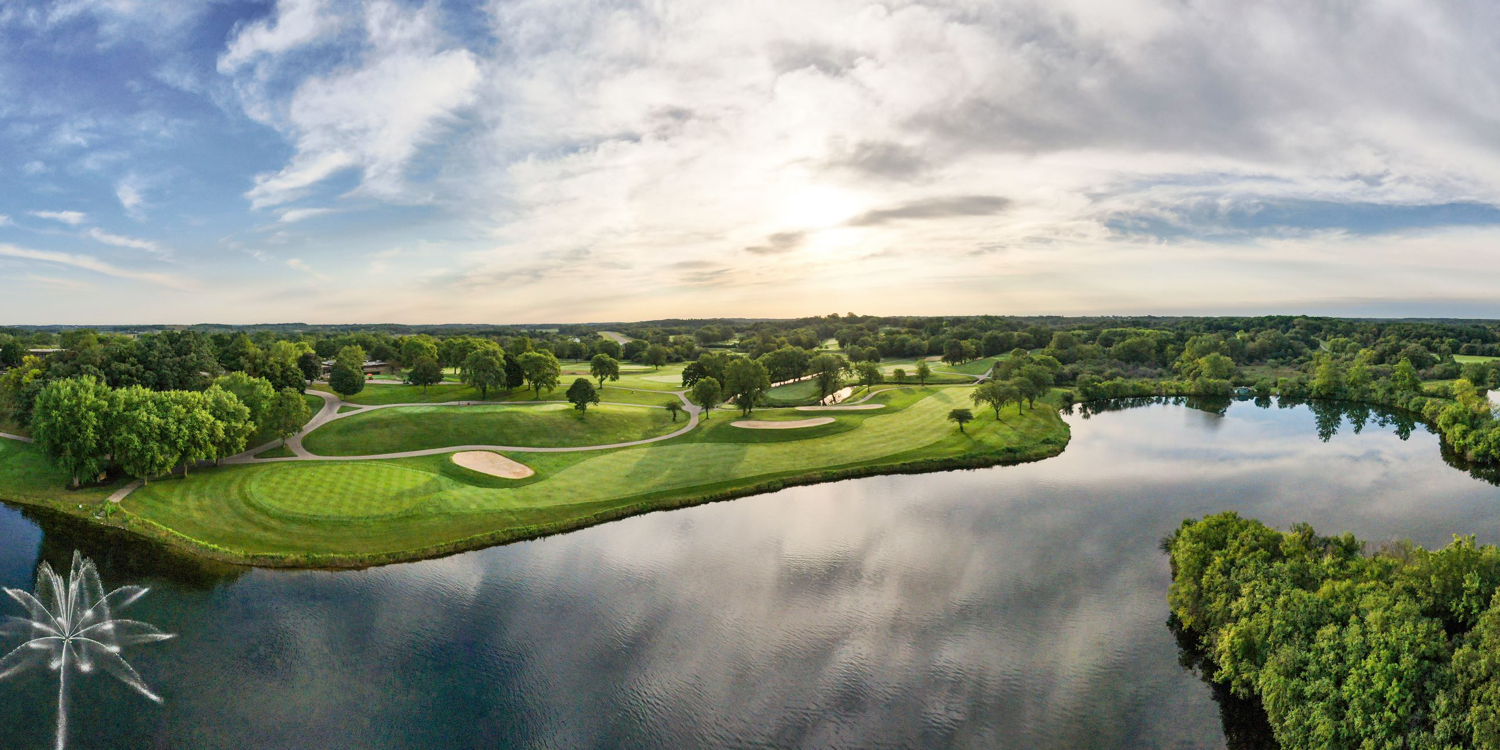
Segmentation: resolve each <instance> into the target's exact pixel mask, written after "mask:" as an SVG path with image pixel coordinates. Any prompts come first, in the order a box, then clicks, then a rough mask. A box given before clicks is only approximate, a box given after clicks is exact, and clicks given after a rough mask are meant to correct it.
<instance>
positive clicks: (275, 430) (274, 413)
mask: <svg viewBox="0 0 1500 750" xmlns="http://www.w3.org/2000/svg"><path fill="white" fill-rule="evenodd" d="M309 419H312V409H310V408H308V406H307V400H306V399H304V398H302V394H300V393H298V392H296V391H294V390H292V389H290V388H287V389H284V390H282V391H281V392H279V393H277V394H276V398H275V399H273V400H272V401H271V410H270V412H269V413H268V414H267V415H266V424H264V425H262V426H261V429H262V430H264V431H265V432H266V433H267V434H270V435H275V436H276V438H277V439H279V440H281V443H282V444H283V445H285V444H286V439H287V438H289V437H291V436H293V435H295V434H297V431H298V430H301V429H302V426H303V425H305V424H307V420H309Z"/></svg>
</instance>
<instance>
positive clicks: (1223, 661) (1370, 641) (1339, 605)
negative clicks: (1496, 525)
mask: <svg viewBox="0 0 1500 750" xmlns="http://www.w3.org/2000/svg"><path fill="white" fill-rule="evenodd" d="M1163 548H1164V549H1165V550H1166V552H1167V553H1168V555H1169V556H1170V559H1171V570H1172V585H1171V589H1170V592H1169V595H1168V603H1169V604H1170V607H1171V613H1172V620H1173V624H1174V626H1175V627H1177V628H1179V629H1180V630H1181V631H1182V632H1183V633H1184V634H1185V636H1186V638H1187V639H1188V641H1189V642H1190V643H1192V644H1193V646H1194V647H1195V648H1196V649H1197V650H1199V651H1201V655H1202V657H1203V663H1204V667H1205V669H1206V671H1207V672H1208V674H1207V676H1208V677H1211V678H1212V679H1214V680H1215V681H1217V682H1219V683H1221V684H1223V685H1225V686H1227V688H1228V689H1229V690H1230V691H1231V692H1233V693H1234V694H1235V695H1238V696H1240V697H1242V698H1255V699H1258V700H1259V702H1260V703H1261V705H1262V706H1263V707H1264V709H1265V713H1266V717H1267V718H1268V719H1269V722H1270V725H1271V729H1272V731H1273V732H1274V734H1275V739H1276V740H1277V742H1278V744H1279V746H1280V747H1281V748H1284V749H1285V750H1299V749H1302V748H1306V749H1308V750H1311V749H1313V748H1319V749H1322V748H1344V747H1348V748H1435V749H1436V748H1480V749H1483V748H1500V598H1497V597H1496V591H1497V589H1500V549H1497V548H1495V547H1492V546H1488V545H1486V546H1477V545H1476V544H1475V541H1474V538H1473V537H1456V538H1455V539H1454V541H1453V543H1452V544H1451V545H1449V546H1448V547H1446V548H1444V549H1441V550H1438V551H1428V550H1424V549H1422V548H1420V547H1416V546H1414V545H1412V544H1410V543H1399V544H1388V545H1386V546H1384V547H1382V548H1381V549H1380V551H1378V552H1376V553H1374V554H1365V552H1364V545H1363V544H1362V543H1360V542H1359V540H1357V539H1355V538H1354V537H1353V536H1352V535H1349V534H1344V535H1343V536H1338V537H1327V536H1319V535H1318V534H1317V533H1316V532H1315V531H1314V530H1313V529H1312V528H1311V527H1308V526H1306V525H1305V524H1304V525H1298V526H1294V527H1293V528H1292V530H1291V531H1290V532H1280V531H1277V530H1275V529H1271V528H1268V527H1266V526H1265V525H1263V524H1261V523H1259V522H1258V521H1254V520H1248V519H1243V518H1240V517H1239V516H1237V515H1236V514H1234V513H1232V512H1231V513H1222V514H1219V515H1215V516H1209V517H1207V518H1204V519H1202V520H1200V521H1185V522H1183V524H1182V526H1181V527H1180V528H1179V529H1177V530H1176V531H1175V532H1174V533H1173V534H1172V535H1171V536H1170V537H1168V538H1167V539H1166V540H1165V541H1164V542H1163Z"/></svg>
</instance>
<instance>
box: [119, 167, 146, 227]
mask: <svg viewBox="0 0 1500 750" xmlns="http://www.w3.org/2000/svg"><path fill="white" fill-rule="evenodd" d="M141 190H142V183H141V179H140V178H139V177H136V176H135V175H129V176H127V177H125V178H124V179H122V180H120V182H119V183H118V184H116V185H115V197H116V198H117V199H119V201H120V206H122V207H123V208H124V209H125V213H127V214H129V215H131V216H132V217H135V218H140V217H141V216H142V215H143V214H142V212H141V209H142V208H144V207H145V205H146V200H145V198H143V197H142V196H141Z"/></svg>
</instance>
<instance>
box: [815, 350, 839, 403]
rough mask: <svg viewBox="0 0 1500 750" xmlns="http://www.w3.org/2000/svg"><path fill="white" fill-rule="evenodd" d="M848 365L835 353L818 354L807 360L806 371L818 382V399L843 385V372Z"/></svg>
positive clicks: (823, 397)
mask: <svg viewBox="0 0 1500 750" xmlns="http://www.w3.org/2000/svg"><path fill="white" fill-rule="evenodd" d="M848 367H849V365H848V363H847V362H845V361H844V358H843V357H840V356H838V355H837V354H819V355H818V356H816V357H813V358H812V361H810V362H808V371H809V372H811V373H812V376H813V380H815V381H816V382H817V384H818V393H819V394H820V395H819V400H820V401H821V400H822V399H826V398H828V394H830V393H834V392H836V391H838V389H839V388H842V387H843V385H844V372H845V371H846V370H847V369H848Z"/></svg>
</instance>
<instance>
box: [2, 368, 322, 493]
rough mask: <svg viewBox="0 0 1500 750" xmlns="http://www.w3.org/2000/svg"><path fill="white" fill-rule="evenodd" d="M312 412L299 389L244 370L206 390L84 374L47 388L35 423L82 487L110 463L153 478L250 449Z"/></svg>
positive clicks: (287, 432)
mask: <svg viewBox="0 0 1500 750" xmlns="http://www.w3.org/2000/svg"><path fill="white" fill-rule="evenodd" d="M310 416H311V415H310V409H309V408H308V406H307V402H306V401H305V400H304V399H303V396H302V394H300V393H298V392H297V391H296V390H295V389H292V388H283V389H282V390H280V391H276V390H275V389H274V388H273V387H272V385H271V383H270V382H269V381H267V380H265V379H264V378H253V377H250V376H249V375H246V374H244V373H232V374H229V375H226V376H223V377H220V378H218V379H216V380H215V381H214V382H213V383H212V384H210V385H209V387H208V388H206V389H204V390H202V391H187V390H164V391H153V390H151V389H149V388H146V387H144V386H140V385H131V386H126V387H123V388H111V387H110V386H109V385H107V384H105V383H104V382H103V381H101V380H100V379H99V378H97V377H95V376H93V375H83V376H79V377H69V378H60V379H57V380H53V381H50V382H48V383H47V384H46V385H45V386H44V387H43V388H42V389H41V391H40V392H39V393H38V395H37V399H36V402H35V404H34V406H33V411H32V421H31V428H32V436H33V438H34V439H35V440H36V443H37V445H38V446H40V447H41V448H42V450H43V451H44V452H45V453H46V454H47V455H48V456H49V457H50V458H51V459H52V461H53V462H54V463H56V464H57V465H58V466H59V467H60V468H62V469H63V470H64V471H65V472H67V474H68V475H69V476H71V477H72V479H73V485H74V486H75V487H76V486H78V485H79V484H80V483H81V482H82V481H84V480H85V479H89V480H92V479H94V478H96V477H99V476H100V475H102V474H103V473H104V472H105V470H106V468H108V467H110V466H113V467H117V468H118V469H119V470H120V471H122V472H123V473H125V474H127V475H129V476H132V477H135V478H137V479H141V480H143V481H147V482H149V481H150V479H151V477H154V476H161V475H163V474H168V473H170V472H172V471H173V470H174V469H176V468H177V467H178V466H181V467H182V468H183V473H184V474H186V473H187V471H188V468H189V467H190V466H192V465H193V464H195V463H197V462H198V461H206V460H213V461H215V462H217V461H218V460H219V459H222V458H226V457H228V456H232V455H235V454H237V453H241V452H243V451H245V450H246V448H248V447H250V446H249V445H248V442H249V440H250V439H251V437H252V436H254V435H257V434H259V435H261V436H263V437H265V438H267V439H282V440H284V439H286V438H288V437H290V436H292V435H295V434H296V433H297V431H298V430H300V429H302V425H304V424H306V423H307V420H308V419H309V417H310Z"/></svg>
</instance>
